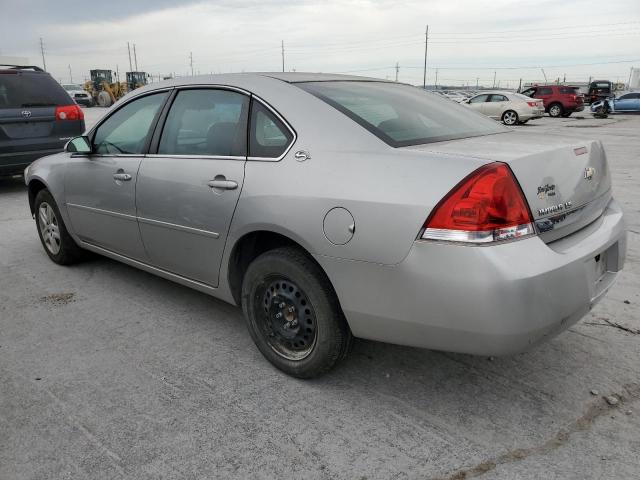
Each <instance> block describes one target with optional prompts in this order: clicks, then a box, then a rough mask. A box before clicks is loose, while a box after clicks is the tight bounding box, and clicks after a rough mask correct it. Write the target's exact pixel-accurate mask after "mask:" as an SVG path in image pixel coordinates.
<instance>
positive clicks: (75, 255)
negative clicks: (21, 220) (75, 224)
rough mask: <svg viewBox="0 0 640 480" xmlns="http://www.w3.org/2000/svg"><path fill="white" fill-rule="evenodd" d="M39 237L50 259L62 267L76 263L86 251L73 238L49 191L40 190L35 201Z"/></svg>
mask: <svg viewBox="0 0 640 480" xmlns="http://www.w3.org/2000/svg"><path fill="white" fill-rule="evenodd" d="M35 215H36V225H37V227H38V235H39V236H40V241H41V242H42V246H43V247H44V251H45V252H47V255H49V258H50V259H51V260H53V261H54V262H56V263H58V264H60V265H70V264H72V263H76V262H77V261H78V260H80V259H81V258H82V256H83V253H84V251H83V250H82V249H81V248H80V247H78V245H77V244H76V242H75V241H74V240H73V238H71V235H69V232H68V231H67V227H66V226H65V224H64V221H63V220H62V216H61V215H60V210H58V206H57V205H56V202H55V200H54V199H53V196H52V195H51V193H49V190H46V189H44V190H40V191H39V192H38V195H36V200H35Z"/></svg>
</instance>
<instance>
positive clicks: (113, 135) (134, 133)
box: [93, 92, 168, 155]
mask: <svg viewBox="0 0 640 480" xmlns="http://www.w3.org/2000/svg"><path fill="white" fill-rule="evenodd" d="M167 95H168V93H167V92H162V93H154V94H153V95H147V96H145V97H142V98H139V99H137V100H133V101H131V102H129V103H127V104H126V105H125V106H124V107H122V108H120V109H119V110H118V111H116V112H115V113H114V114H113V115H111V116H110V117H109V118H107V119H106V120H105V121H104V123H102V124H101V125H100V126H99V127H98V129H97V130H96V133H95V135H94V137H93V149H94V152H96V153H98V154H103V155H117V154H136V153H144V152H143V150H144V147H145V144H146V140H147V137H148V136H149V130H150V128H151V125H152V124H153V122H154V120H155V118H156V115H157V114H158V112H159V111H160V108H161V107H162V105H163V104H164V101H165V100H166V98H167Z"/></svg>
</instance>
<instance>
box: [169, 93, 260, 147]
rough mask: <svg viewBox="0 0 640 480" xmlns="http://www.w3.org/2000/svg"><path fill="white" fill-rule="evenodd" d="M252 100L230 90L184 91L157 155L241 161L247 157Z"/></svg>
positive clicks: (178, 99) (172, 106)
mask: <svg viewBox="0 0 640 480" xmlns="http://www.w3.org/2000/svg"><path fill="white" fill-rule="evenodd" d="M248 111H249V97H247V96H246V95H243V94H241V93H238V92H234V91H231V90H214V89H198V90H183V91H181V92H179V93H178V95H177V97H176V99H175V100H174V102H173V104H172V105H171V110H170V111H169V115H167V121H166V123H165V125H164V129H163V130H162V136H161V137H160V145H159V146H158V153H159V154H164V155H208V156H222V157H238V156H242V157H244V156H246V154H247V147H246V145H247V116H248Z"/></svg>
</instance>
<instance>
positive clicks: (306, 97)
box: [228, 82, 487, 265]
mask: <svg viewBox="0 0 640 480" xmlns="http://www.w3.org/2000/svg"><path fill="white" fill-rule="evenodd" d="M281 83H282V82H281ZM282 85H286V84H282ZM263 98H264V99H265V100H266V101H267V102H269V103H271V104H272V105H273V106H274V107H275V108H276V109H277V110H278V111H279V112H280V113H281V114H282V115H283V117H284V118H286V119H287V121H289V123H290V124H291V125H292V127H293V128H294V129H295V130H296V132H297V140H296V142H295V144H294V145H293V147H292V148H291V149H290V150H289V152H288V154H287V155H286V157H285V158H283V159H282V160H281V161H279V162H268V161H249V162H247V164H246V172H245V183H244V186H243V190H242V194H241V196H240V200H239V202H238V206H237V208H236V212H235V215H234V218H233V222H232V225H231V228H230V236H229V243H228V245H229V244H230V245H233V244H234V243H235V241H237V239H239V238H240V237H242V235H244V234H246V233H249V232H251V231H255V230H270V231H275V232H278V233H282V234H284V235H287V236H289V237H290V238H292V239H294V240H295V241H297V242H298V243H300V244H301V245H302V246H304V247H305V248H306V249H307V250H308V251H309V252H311V253H313V254H317V255H324V256H331V257H339V258H346V259H350V260H359V261H366V262H375V263H380V264H387V265H391V264H397V263H399V262H401V261H402V260H403V259H404V258H405V256H406V255H407V254H408V252H409V250H410V248H411V245H412V243H413V241H414V240H415V239H416V237H417V235H418V233H419V231H420V229H421V228H422V226H423V224H424V222H425V220H426V219H427V217H428V215H429V213H430V211H431V209H432V208H433V206H434V205H435V204H436V203H437V202H439V201H440V199H441V198H442V197H443V196H444V195H445V194H446V193H447V192H448V191H449V190H450V189H451V188H453V186H455V185H456V184H457V183H458V182H459V181H460V180H461V179H462V178H464V177H465V176H466V175H467V174H468V173H470V172H471V171H473V170H474V169H475V168H477V167H478V166H479V165H481V164H483V163H487V162H486V161H479V160H478V159H474V158H467V157H461V156H456V155H447V154H442V155H440V154H433V153H425V152H418V151H413V150H411V149H406V148H392V147H389V146H388V145H387V144H385V143H384V142H382V141H381V140H379V139H378V138H377V137H375V136H374V135H372V134H371V133H369V132H368V131H366V130H365V129H364V128H363V127H361V126H360V125H358V124H356V123H355V122H353V121H352V120H351V119H349V118H348V117H346V116H345V115H343V114H342V113H340V112H338V111H337V110H335V109H333V108H332V107H330V106H328V105H327V104H325V103H324V102H322V101H321V100H319V99H317V98H316V97H314V96H312V95H310V94H308V93H306V92H304V91H302V90H301V89H299V88H297V87H295V86H291V85H286V95H282V96H279V95H271V96H267V95H265V96H263ZM299 150H305V151H308V152H309V153H310V155H311V159H310V160H307V161H304V162H299V161H297V160H296V159H295V157H294V155H295V152H296V151H299ZM335 207H342V208H345V209H347V210H349V212H351V214H352V216H353V217H354V220H355V233H354V236H353V238H352V239H351V240H350V241H349V242H348V243H347V244H345V245H334V244H333V243H331V242H330V241H329V240H328V239H327V238H326V236H325V234H324V230H323V220H324V218H325V215H326V214H327V212H328V211H329V210H331V209H332V208H335ZM345 227H346V226H345ZM228 250H229V249H228Z"/></svg>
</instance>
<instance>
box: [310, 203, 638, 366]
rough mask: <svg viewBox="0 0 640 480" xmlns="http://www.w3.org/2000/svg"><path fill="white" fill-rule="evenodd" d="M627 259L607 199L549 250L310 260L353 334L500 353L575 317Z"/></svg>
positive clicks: (452, 249)
mask: <svg viewBox="0 0 640 480" xmlns="http://www.w3.org/2000/svg"><path fill="white" fill-rule="evenodd" d="M625 252H626V233H625V227H624V220H623V214H622V211H621V210H620V207H619V206H618V205H617V204H616V203H615V202H614V201H612V202H611V203H610V204H609V206H608V207H607V209H606V211H605V213H604V214H603V215H602V216H601V217H600V218H599V219H598V220H596V221H595V222H594V223H592V224H591V225H589V226H587V227H585V228H583V229H582V230H580V231H578V232H576V233H574V234H572V235H570V236H568V237H565V238H563V239H561V240H558V241H556V242H553V243H551V244H545V243H544V242H543V241H542V240H541V239H540V238H539V237H532V238H528V239H524V240H520V241H515V242H510V243H505V244H503V245H498V246H491V247H469V246H461V245H452V244H445V243H435V242H423V241H416V242H415V243H414V245H413V247H412V249H411V251H410V252H409V254H408V256H407V257H406V259H405V260H404V261H403V262H402V263H400V264H397V265H395V266H383V265H376V264H371V263H365V262H353V261H348V260H340V259H334V258H327V257H316V258H317V260H318V261H319V262H320V264H321V265H322V266H323V268H325V271H326V272H327V274H328V275H329V278H330V279H331V281H332V282H333V285H334V286H335V289H336V292H337V293H338V297H339V299H340V302H341V306H342V309H343V311H344V313H345V315H346V317H347V320H348V322H349V325H350V327H351V330H352V332H353V333H354V335H355V336H357V337H361V338H367V339H371V340H379V341H383V342H389V343H397V344H401V345H410V346H416V347H424V348H431V349H436V350H446V351H455V352H462V353H471V354H479V355H501V354H510V353H517V352H520V351H523V350H526V349H528V348H530V347H531V346H533V345H535V344H536V343H539V342H541V341H543V340H545V339H547V338H550V337H552V336H554V335H555V334H557V333H559V332H561V331H563V330H565V329H566V328H568V327H569V326H571V325H573V324H574V323H575V322H577V321H578V320H579V319H580V318H582V317H583V316H584V315H585V314H586V313H588V312H589V310H590V309H591V308H592V307H593V305H595V304H596V303H597V302H598V301H599V300H600V299H601V298H602V297H603V295H604V294H605V293H606V291H607V290H608V289H609V287H611V285H612V284H613V282H614V280H615V278H616V276H617V273H618V271H619V270H620V269H621V268H622V266H623V264H624V258H625ZM598 255H600V261H603V262H606V269H605V273H604V274H603V275H600V273H597V272H598V265H597V262H596V257H597V256H598ZM602 265H604V263H603V264H602ZM596 277H597V278H596Z"/></svg>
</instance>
